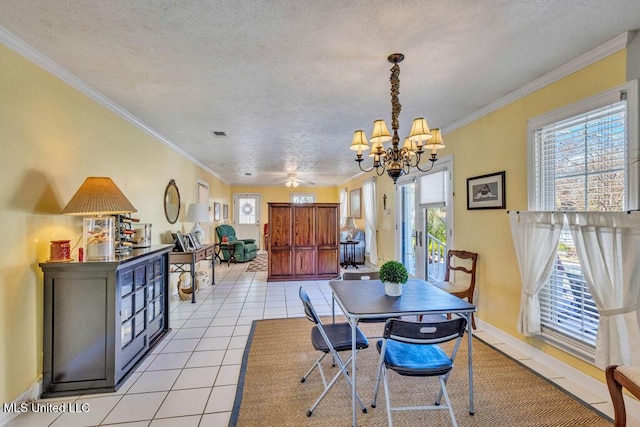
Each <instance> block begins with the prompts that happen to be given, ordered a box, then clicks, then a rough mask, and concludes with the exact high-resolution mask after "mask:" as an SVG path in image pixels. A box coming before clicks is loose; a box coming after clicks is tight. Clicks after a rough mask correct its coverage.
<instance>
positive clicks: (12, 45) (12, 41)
mask: <svg viewBox="0 0 640 427" xmlns="http://www.w3.org/2000/svg"><path fill="white" fill-rule="evenodd" d="M0 43H3V44H4V45H5V46H7V47H8V48H9V49H12V50H13V51H15V52H16V53H18V54H20V55H22V56H23V57H25V58H26V59H28V60H29V61H31V62H33V63H34V64H36V65H38V66H39V67H40V68H42V69H44V70H45V71H47V72H49V73H51V74H53V75H54V76H56V77H57V78H59V79H60V80H62V81H63V82H65V83H66V84H68V85H69V86H71V87H72V88H74V89H76V90H77V91H79V92H80V93H82V94H84V95H86V96H87V97H89V98H90V99H92V100H93V101H95V102H97V103H98V104H100V105H102V106H103V107H105V108H107V109H108V110H109V111H111V112H113V113H115V114H117V115H118V116H120V117H121V118H122V119H124V120H126V121H127V122H129V123H131V124H132V125H134V126H136V127H137V128H139V129H141V130H142V131H143V132H145V133H147V134H148V135H150V136H151V137H152V138H154V139H156V140H158V141H159V142H161V143H163V144H164V145H166V146H167V147H169V148H170V149H172V150H173V151H175V152H176V153H178V154H180V155H181V156H182V157H184V158H185V159H187V160H189V161H190V162H192V163H194V164H196V165H197V166H199V167H201V168H202V169H204V170H206V171H207V172H209V173H210V174H212V175H213V176H215V177H216V178H218V179H219V180H220V181H222V182H224V183H226V184H229V185H231V184H230V183H229V182H228V181H227V180H226V179H224V178H223V177H221V176H220V175H219V174H218V173H216V172H215V171H214V170H212V169H211V168H210V167H209V166H207V165H205V164H204V163H202V162H201V161H199V160H198V159H196V158H195V157H193V156H191V155H190V154H189V153H187V152H186V151H184V150H183V149H181V148H180V147H178V146H177V145H175V144H174V143H173V142H171V140H169V139H168V138H167V137H165V136H164V135H162V134H160V133H159V132H157V131H156V130H155V129H153V128H152V127H150V126H149V125H147V124H146V123H145V122H143V121H142V120H140V119H139V118H138V117H136V116H135V115H133V114H132V113H130V112H129V111H127V110H126V109H124V108H123V107H122V106H120V105H119V104H117V103H116V102H114V101H113V100H111V99H109V98H108V97H106V96H105V95H104V94H102V93H101V92H100V91H98V90H97V89H95V88H94V87H92V86H90V85H89V84H87V83H86V82H85V81H84V80H82V79H80V78H79V77H78V76H76V75H75V74H73V73H71V72H70V71H69V70H67V69H66V68H64V67H63V66H61V65H60V64H58V63H57V62H55V61H53V60H52V59H51V58H49V57H48V56H46V55H44V54H43V53H42V52H40V51H39V50H37V49H36V48H34V47H33V46H31V45H30V44H28V43H26V42H25V41H24V40H22V39H20V38H19V37H18V36H16V35H15V34H13V33H12V32H10V31H9V30H7V29H6V28H5V27H3V26H1V25H0Z"/></svg>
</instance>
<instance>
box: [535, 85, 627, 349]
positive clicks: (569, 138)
mask: <svg viewBox="0 0 640 427" xmlns="http://www.w3.org/2000/svg"><path fill="white" fill-rule="evenodd" d="M636 90H637V89H636V84H635V82H632V83H630V84H627V85H625V86H624V87H622V88H619V89H616V90H612V91H608V92H606V93H604V94H602V95H598V96H595V97H592V98H589V99H587V100H585V101H582V102H579V103H577V104H574V105H572V106H570V107H567V108H564V109H561V110H557V111H555V112H552V113H550V114H548V115H545V116H542V117H540V118H537V119H533V120H531V121H530V122H529V138H530V139H529V150H530V151H529V157H530V161H531V160H533V162H532V163H531V164H530V168H529V171H530V172H529V173H530V175H529V197H530V203H529V204H530V208H531V209H533V210H541V211H622V210H626V209H628V206H629V197H630V195H632V194H634V193H635V191H636V190H635V185H634V186H633V189H632V188H631V186H630V184H631V183H632V182H633V181H631V180H630V177H631V176H632V175H635V168H634V169H633V171H631V170H630V164H631V163H633V162H630V161H629V159H630V156H632V155H633V154H630V152H631V153H637V147H636V146H635V145H634V146H633V147H632V146H631V144H629V141H630V140H634V139H632V138H630V136H629V135H630V131H632V132H635V128H634V127H633V126H632V127H631V128H630V123H632V120H630V113H633V114H635V111H636V109H635V104H636V102H637V101H636V100H637V97H636ZM631 172H633V173H631ZM630 190H632V191H630ZM634 198H635V197H634ZM539 297H540V315H541V322H542V333H543V336H545V337H547V338H550V339H552V340H553V341H556V342H557V343H562V344H564V347H566V348H570V349H573V350H574V352H576V351H577V352H578V353H579V354H581V355H583V356H588V357H592V356H593V353H594V346H595V339H596V332H597V328H598V322H599V319H600V316H599V315H598V311H597V309H596V306H595V303H594V302H593V299H592V297H591V294H590V292H589V289H588V286H587V284H586V282H585V280H584V278H583V275H582V270H581V267H580V263H579V261H578V258H577V255H576V251H575V245H574V242H573V239H572V237H571V233H570V231H569V230H568V229H566V230H563V232H562V234H561V237H560V243H559V246H558V258H557V261H556V265H555V267H554V269H553V271H552V274H551V277H550V279H549V281H548V282H547V284H546V285H545V286H544V287H543V289H542V290H541V292H540V295H539Z"/></svg>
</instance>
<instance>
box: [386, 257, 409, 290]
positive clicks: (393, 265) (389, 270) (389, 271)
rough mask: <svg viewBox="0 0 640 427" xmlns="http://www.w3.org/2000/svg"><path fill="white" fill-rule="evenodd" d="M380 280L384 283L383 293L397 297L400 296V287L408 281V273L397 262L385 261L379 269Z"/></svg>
mask: <svg viewBox="0 0 640 427" xmlns="http://www.w3.org/2000/svg"><path fill="white" fill-rule="evenodd" d="M379 274H380V280H382V282H383V283H384V293H385V294H387V295H389V296H392V297H398V296H400V295H401V294H402V285H403V284H405V283H407V280H409V273H407V269H406V268H405V266H404V265H402V264H401V263H399V262H398V261H387V262H385V263H384V264H382V267H380V272H379Z"/></svg>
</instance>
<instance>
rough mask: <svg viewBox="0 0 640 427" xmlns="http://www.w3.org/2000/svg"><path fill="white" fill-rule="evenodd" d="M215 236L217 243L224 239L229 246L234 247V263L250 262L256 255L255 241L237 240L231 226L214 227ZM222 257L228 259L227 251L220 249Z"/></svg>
mask: <svg viewBox="0 0 640 427" xmlns="http://www.w3.org/2000/svg"><path fill="white" fill-rule="evenodd" d="M216 234H217V235H218V241H219V242H222V238H223V237H226V238H227V241H228V242H229V244H233V245H234V246H235V252H234V254H233V256H234V258H235V260H236V262H246V261H251V260H252V259H254V258H255V257H256V255H258V245H256V241H255V239H238V238H237V237H236V230H235V229H234V228H233V227H232V226H230V225H227V224H223V225H219V226H218V227H216ZM222 257H223V258H224V259H225V260H228V259H229V257H230V254H229V251H228V250H226V249H224V248H222Z"/></svg>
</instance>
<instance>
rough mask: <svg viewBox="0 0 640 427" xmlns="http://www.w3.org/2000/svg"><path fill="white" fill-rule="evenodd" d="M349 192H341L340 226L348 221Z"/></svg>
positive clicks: (344, 190) (345, 190)
mask: <svg viewBox="0 0 640 427" xmlns="http://www.w3.org/2000/svg"><path fill="white" fill-rule="evenodd" d="M348 196H349V192H348V190H347V188H346V187H345V188H343V189H342V190H340V226H342V224H344V223H345V221H346V220H347V197H348Z"/></svg>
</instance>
